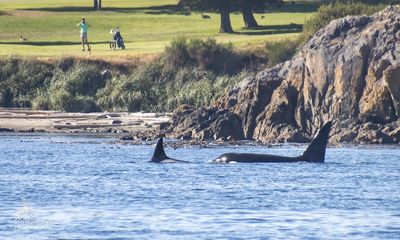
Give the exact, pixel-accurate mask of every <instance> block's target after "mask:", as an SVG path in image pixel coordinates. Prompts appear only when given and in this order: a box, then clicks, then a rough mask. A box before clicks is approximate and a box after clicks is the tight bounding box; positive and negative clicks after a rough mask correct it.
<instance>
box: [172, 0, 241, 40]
mask: <svg viewBox="0 0 400 240" xmlns="http://www.w3.org/2000/svg"><path fill="white" fill-rule="evenodd" d="M237 3H238V0H180V1H179V6H181V7H184V8H185V7H187V8H189V9H198V10H200V11H203V10H211V11H215V10H216V11H218V12H219V14H220V15H221V24H220V29H219V32H220V33H233V28H232V24H231V18H230V13H231V12H232V11H233V10H234V9H236V8H237Z"/></svg>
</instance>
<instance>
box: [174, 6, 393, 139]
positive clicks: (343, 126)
mask: <svg viewBox="0 0 400 240" xmlns="http://www.w3.org/2000/svg"><path fill="white" fill-rule="evenodd" d="M330 120H331V121H333V122H334V126H333V128H332V132H331V138H330V142H331V143H340V142H346V143H372V144H398V143H400V6H389V7H387V8H386V9H384V10H383V11H381V12H379V13H376V14H374V15H372V16H347V17H345V18H342V19H338V20H334V21H332V22H331V23H330V24H329V25H327V26H326V27H325V28H323V29H321V30H320V31H318V32H317V33H316V34H315V35H314V36H313V37H312V38H311V39H310V40H309V42H308V43H306V44H305V45H304V46H303V47H302V48H301V49H300V50H299V51H298V53H297V54H296V55H295V57H294V58H293V59H291V60H289V61H287V62H284V63H281V64H278V65H277V66H275V67H273V68H270V69H266V70H264V71H262V72H260V73H259V74H258V75H257V76H256V77H254V78H248V79H244V80H243V81H242V82H241V83H239V84H238V85H237V86H236V87H235V88H234V89H233V90H231V91H230V92H229V93H227V94H226V95H224V96H223V97H221V98H220V99H218V100H217V101H216V102H214V103H213V104H212V105H211V106H209V107H204V108H200V109H193V108H192V107H190V106H182V107H181V108H179V109H177V110H176V111H175V112H174V115H173V117H172V124H171V127H170V131H169V132H170V134H171V136H173V137H176V138H181V139H202V140H210V139H221V140H230V139H232V140H233V139H235V140H240V139H254V140H257V141H261V142H309V141H310V140H311V138H312V136H313V135H315V133H316V132H317V131H318V129H319V128H320V127H321V126H322V125H323V123H324V122H327V121H330Z"/></svg>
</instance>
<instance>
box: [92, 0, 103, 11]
mask: <svg viewBox="0 0 400 240" xmlns="http://www.w3.org/2000/svg"><path fill="white" fill-rule="evenodd" d="M93 10H98V11H99V10H101V0H93Z"/></svg>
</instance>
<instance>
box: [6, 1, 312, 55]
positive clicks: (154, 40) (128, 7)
mask: <svg viewBox="0 0 400 240" xmlns="http://www.w3.org/2000/svg"><path fill="white" fill-rule="evenodd" d="M92 2H93V1H92V0H12V1H10V0H0V10H1V11H2V13H3V14H0V22H1V24H0V55H1V56H7V55H33V56H60V55H82V54H85V53H82V52H81V51H80V47H79V29H78V28H77V27H76V26H75V25H76V24H77V23H78V22H79V20H80V19H81V18H82V17H85V18H86V19H87V21H88V23H89V24H90V25H91V28H90V30H89V41H90V42H91V43H92V44H93V45H92V49H93V51H92V55H133V54H141V53H155V52H161V51H162V50H163V49H164V47H165V45H167V44H168V43H169V41H170V40H171V39H172V38H174V37H176V36H179V35H185V36H190V37H209V36H213V37H215V38H216V39H217V40H218V41H221V42H232V43H234V44H235V45H237V46H245V45H248V44H259V43H262V42H265V41H276V40H281V39H288V38H295V37H296V36H297V35H298V34H299V33H300V31H301V28H300V26H299V25H294V24H300V25H301V24H303V22H304V20H305V19H306V18H307V17H308V16H310V14H311V12H308V11H299V12H296V11H291V10H296V8H292V9H289V8H285V9H283V12H276V11H272V12H270V13H264V14H261V13H258V14H256V15H255V16H256V18H257V19H258V22H259V24H260V25H262V27H260V28H259V29H255V30H246V29H243V28H242V26H243V21H242V16H241V15H240V14H237V13H234V14H232V15H231V18H232V24H233V27H234V29H235V30H236V31H237V33H235V34H218V30H219V15H218V14H215V13H209V15H210V16H211V20H204V19H202V18H201V17H200V13H192V14H191V15H189V16H185V15H183V14H182V13H181V12H179V11H177V10H176V9H175V8H174V5H176V3H177V0H147V1H146V0H103V8H104V10H103V11H101V12H95V11H91V10H90V7H91V4H92ZM301 9H302V8H301ZM262 15H263V16H265V18H264V19H261V16H262ZM291 23H294V24H291ZM115 26H119V27H120V28H121V31H122V35H123V37H124V40H125V42H126V48H127V49H126V50H125V51H121V50H119V51H110V50H109V48H108V41H109V39H110V38H111V36H110V34H109V30H110V29H111V28H112V27H115ZM20 35H23V36H24V37H25V38H27V39H28V41H27V42H20V41H19V36H20Z"/></svg>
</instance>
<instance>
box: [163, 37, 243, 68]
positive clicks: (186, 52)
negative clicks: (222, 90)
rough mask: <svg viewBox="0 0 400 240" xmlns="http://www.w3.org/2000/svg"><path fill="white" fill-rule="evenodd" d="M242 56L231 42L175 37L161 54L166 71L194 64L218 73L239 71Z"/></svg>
mask: <svg viewBox="0 0 400 240" xmlns="http://www.w3.org/2000/svg"><path fill="white" fill-rule="evenodd" d="M242 57H243V56H240V55H239V54H238V53H237V52H236V51H235V50H234V48H233V46H232V44H222V43H217V41H216V40H215V39H214V38H208V39H207V40H200V39H189V38H186V37H179V38H175V39H173V40H172V41H171V44H170V45H169V46H167V47H166V48H165V52H164V54H163V58H164V62H165V67H166V70H167V71H173V70H174V69H177V68H182V67H189V66H190V67H193V66H194V67H203V68H204V69H207V70H210V71H213V72H214V73H219V74H221V73H222V74H226V73H228V74H234V73H237V72H238V71H240V69H241V68H243V66H241V64H242V61H241V60H242Z"/></svg>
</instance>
